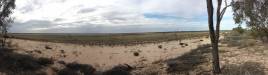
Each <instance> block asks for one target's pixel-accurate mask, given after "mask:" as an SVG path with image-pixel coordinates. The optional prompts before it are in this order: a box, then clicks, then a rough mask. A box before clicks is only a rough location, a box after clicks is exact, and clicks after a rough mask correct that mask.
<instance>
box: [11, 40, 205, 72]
mask: <svg viewBox="0 0 268 75" xmlns="http://www.w3.org/2000/svg"><path fill="white" fill-rule="evenodd" d="M200 40H201V41H200ZM11 43H12V45H14V47H16V48H17V49H18V52H20V53H26V54H30V55H33V56H37V57H46V58H52V59H55V60H57V61H65V62H78V63H83V64H92V65H93V66H94V67H96V68H97V69H100V70H105V69H108V68H111V67H113V66H115V65H118V64H129V65H131V66H135V65H137V64H139V63H152V62H154V61H158V60H165V59H170V58H174V57H177V56H180V55H182V54H184V53H186V52H189V51H191V50H192V49H195V48H197V46H198V45H202V44H207V43H209V41H208V39H207V38H200V39H189V40H183V41H181V43H180V42H179V41H170V42H163V43H158V44H142V45H136V46H113V47H111V46H82V45H76V44H65V43H51V42H39V41H30V40H21V39H11ZM182 43H183V44H184V45H180V44H182ZM186 44H187V46H186ZM46 47H47V48H46ZM135 53H136V54H137V55H135Z"/></svg>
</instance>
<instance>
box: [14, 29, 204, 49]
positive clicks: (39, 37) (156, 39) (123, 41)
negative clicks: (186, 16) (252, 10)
mask: <svg viewBox="0 0 268 75" xmlns="http://www.w3.org/2000/svg"><path fill="white" fill-rule="evenodd" d="M11 35H12V36H14V38H17V39H26V40H36V41H47V42H59V43H72V44H83V45H98V46H100V45H107V46H115V45H127V46H129V45H138V44H145V43H160V42H167V41H173V40H183V39H191V38H199V37H204V36H208V32H163V33H128V34H99V35H97V34H95V35H92V34H91V35H90V34H11ZM47 49H50V48H48V47H47Z"/></svg>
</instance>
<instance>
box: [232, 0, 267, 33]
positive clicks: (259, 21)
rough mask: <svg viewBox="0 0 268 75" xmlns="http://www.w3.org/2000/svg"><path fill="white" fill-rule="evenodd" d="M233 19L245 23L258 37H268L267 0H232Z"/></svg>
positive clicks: (238, 22)
mask: <svg viewBox="0 0 268 75" xmlns="http://www.w3.org/2000/svg"><path fill="white" fill-rule="evenodd" d="M232 8H233V12H234V13H233V15H234V21H235V23H236V24H239V25H241V24H242V23H245V24H246V25H247V27H249V29H250V30H251V31H252V32H254V33H255V32H257V35H258V37H261V38H262V37H266V38H268V0H232Z"/></svg>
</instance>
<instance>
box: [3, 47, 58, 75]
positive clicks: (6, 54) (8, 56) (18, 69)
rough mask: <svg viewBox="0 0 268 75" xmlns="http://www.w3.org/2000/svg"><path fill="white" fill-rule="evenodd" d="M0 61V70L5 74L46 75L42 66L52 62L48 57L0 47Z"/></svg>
mask: <svg viewBox="0 0 268 75" xmlns="http://www.w3.org/2000/svg"><path fill="white" fill-rule="evenodd" d="M0 61H1V62H0V72H1V73H5V74H7V75H33V74H34V75H46V73H45V72H44V71H43V70H44V68H45V67H46V66H49V65H51V64H53V61H52V60H50V59H48V58H34V57H32V56H29V55H24V54H18V53H15V52H13V50H12V49H7V48H0Z"/></svg>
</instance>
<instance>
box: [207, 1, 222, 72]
mask: <svg viewBox="0 0 268 75" xmlns="http://www.w3.org/2000/svg"><path fill="white" fill-rule="evenodd" d="M207 12H208V27H209V34H210V40H211V46H212V63H213V73H215V74H218V73H220V72H221V70H220V64H219V54H218V50H219V49H218V40H217V39H218V36H217V33H218V31H217V32H216V33H215V30H214V24H213V4H212V0H207ZM216 29H218V28H216Z"/></svg>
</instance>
